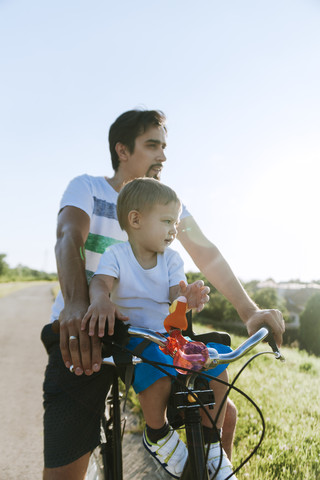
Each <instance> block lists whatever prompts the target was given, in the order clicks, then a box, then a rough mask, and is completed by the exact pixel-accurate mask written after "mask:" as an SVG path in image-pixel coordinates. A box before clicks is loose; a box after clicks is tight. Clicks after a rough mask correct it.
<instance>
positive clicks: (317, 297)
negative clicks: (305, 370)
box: [299, 293, 320, 356]
mask: <svg viewBox="0 0 320 480" xmlns="http://www.w3.org/2000/svg"><path fill="white" fill-rule="evenodd" d="M299 337H300V347H302V348H304V349H305V350H307V352H309V353H314V354H315V355H317V356H320V293H315V294H314V295H312V297H310V298H309V300H308V302H307V304H306V308H305V309H304V311H303V313H302V315H301V316H300V330H299Z"/></svg>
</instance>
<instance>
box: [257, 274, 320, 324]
mask: <svg viewBox="0 0 320 480" xmlns="http://www.w3.org/2000/svg"><path fill="white" fill-rule="evenodd" d="M257 288H274V289H275V290H277V292H278V295H279V296H280V297H282V298H284V299H285V301H286V303H287V308H288V311H289V314H290V319H291V321H290V327H291V328H298V327H299V325H300V314H301V313H302V312H303V310H304V308H305V306H306V303H307V301H308V299H309V298H310V297H311V296H312V295H313V294H314V293H316V292H320V285H319V284H318V283H299V282H279V283H277V282H275V281H274V280H265V281H263V282H259V283H258V284H257ZM288 327H289V325H288Z"/></svg>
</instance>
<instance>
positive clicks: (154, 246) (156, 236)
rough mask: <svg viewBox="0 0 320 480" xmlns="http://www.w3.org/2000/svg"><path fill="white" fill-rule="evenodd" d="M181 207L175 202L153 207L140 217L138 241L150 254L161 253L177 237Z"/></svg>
mask: <svg viewBox="0 0 320 480" xmlns="http://www.w3.org/2000/svg"><path fill="white" fill-rule="evenodd" d="M180 213H181V206H180V204H179V203H177V202H171V203H168V204H167V205H155V206H154V207H153V208H152V209H150V210H148V211H147V212H143V213H141V217H140V233H141V235H140V241H141V244H142V246H143V248H144V249H145V250H147V251H150V252H157V253H163V252H164V251H165V249H166V248H167V247H168V246H169V245H170V244H171V243H172V242H173V240H174V239H175V238H176V235H177V227H178V223H179V218H180Z"/></svg>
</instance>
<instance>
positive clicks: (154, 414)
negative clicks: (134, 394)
mask: <svg viewBox="0 0 320 480" xmlns="http://www.w3.org/2000/svg"><path fill="white" fill-rule="evenodd" d="M170 392H171V380H170V378H169V377H162V378H160V379H159V380H157V381H156V382H154V383H153V384H152V385H150V387H148V388H146V389H145V390H143V391H142V392H140V393H139V401H140V405H141V408H142V411H143V416H144V419H145V422H146V424H147V425H148V426H149V427H151V428H153V429H158V428H161V427H163V425H164V424H165V423H166V421H167V416H166V411H167V404H168V399H169V396H170Z"/></svg>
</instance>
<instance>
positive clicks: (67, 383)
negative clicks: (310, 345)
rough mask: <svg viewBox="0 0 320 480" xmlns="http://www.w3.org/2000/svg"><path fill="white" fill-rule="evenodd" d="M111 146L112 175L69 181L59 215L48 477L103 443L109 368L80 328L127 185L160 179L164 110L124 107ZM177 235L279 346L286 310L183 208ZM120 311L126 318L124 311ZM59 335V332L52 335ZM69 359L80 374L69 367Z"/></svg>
mask: <svg viewBox="0 0 320 480" xmlns="http://www.w3.org/2000/svg"><path fill="white" fill-rule="evenodd" d="M109 145H110V153H111V159H112V166H113V169H114V175H113V177H111V178H105V177H90V176H88V175H84V176H81V177H78V178H76V179H74V180H73V181H71V182H70V184H69V186H68V188H67V190H66V192H65V194H64V196H63V199H62V201H61V209H60V212H59V216H58V227H57V243H56V258H57V266H58V275H59V280H60V285H61V291H62V294H63V299H64V303H63V299H62V296H59V297H58V298H57V301H56V303H55V305H54V307H53V315H52V320H53V321H55V320H57V319H59V322H60V349H59V345H58V344H57V340H58V334H51V333H50V334H49V337H50V338H49V339H45V344H46V348H47V350H48V352H49V353H50V355H49V364H48V367H47V370H46V379H45V383H44V406H45V416H44V425H45V470H44V479H45V480H52V479H59V480H62V479H63V480H64V479H67V480H80V479H83V478H84V476H85V472H86V468H87V463H88V460H89V456H90V452H91V450H92V449H93V448H94V447H95V446H96V445H97V444H98V442H99V416H100V412H101V411H102V409H103V406H104V398H105V394H106V391H107V385H108V372H107V371H105V369H101V370H100V366H101V346H100V340H99V338H98V336H97V335H95V336H93V337H89V336H88V334H87V332H85V331H82V330H81V320H82V318H83V317H84V315H85V313H86V312H87V309H88V306H89V296H88V280H89V279H90V277H91V275H92V274H93V272H94V271H95V270H96V268H97V266H98V262H99V258H100V255H101V254H102V253H103V251H104V250H105V248H106V247H107V246H108V245H110V244H112V243H116V242H119V241H124V240H126V238H125V236H124V234H123V232H122V231H121V229H120V227H119V224H118V221H117V218H116V214H115V205H116V201H117V195H118V192H119V191H120V190H121V188H122V187H123V185H125V184H126V183H127V182H128V181H129V180H132V179H134V178H137V177H144V176H148V177H154V178H156V179H158V180H160V175H161V170H162V168H163V163H164V162H165V161H166V157H165V154H164V150H165V147H166V127H165V116H164V115H163V114H162V113H161V112H158V111H129V112H126V113H124V114H123V115H121V116H120V117H119V118H118V119H117V120H116V121H115V122H114V124H113V125H112V126H111V128H110V132H109ZM178 239H179V240H180V242H181V243H182V245H183V246H184V248H185V249H186V250H187V251H188V253H189V254H190V256H191V257H192V259H193V261H194V262H195V264H196V265H197V267H198V268H199V270H200V271H201V272H202V273H203V274H204V275H205V276H206V278H207V279H208V280H209V282H211V283H212V284H213V285H214V286H215V287H216V288H217V289H218V290H219V291H220V292H221V293H222V294H223V295H224V296H225V297H226V298H227V299H228V300H230V302H231V303H232V304H233V306H234V307H235V308H236V309H237V311H238V313H239V315H240V317H241V319H242V320H243V322H244V323H245V324H246V327H247V330H248V333H249V335H252V334H253V333H254V332H255V331H257V330H258V328H259V327H260V326H261V325H262V324H263V323H266V324H269V325H270V326H271V328H272V330H273V333H274V335H275V339H276V342H277V344H278V345H281V342H282V334H283V332H284V321H283V318H282V315H281V313H280V312H279V311H277V310H260V309H259V308H258V307H257V306H256V305H255V304H254V303H253V302H252V300H251V299H250V298H249V297H248V295H247V294H246V292H245V291H244V289H243V288H242V286H241V284H240V283H239V281H238V280H237V278H236V277H235V276H234V274H233V272H232V270H231V269H230V267H229V265H228V264H227V262H226V261H225V259H224V258H223V257H222V255H221V253H220V252H219V250H218V249H217V247H216V246H215V245H214V244H212V243H211V242H210V241H209V240H208V239H207V238H206V237H205V236H204V235H203V233H202V232H201V230H200V228H199V226H198V225H197V223H196V222H195V220H194V219H193V217H192V216H191V215H190V214H189V212H188V211H187V210H186V209H185V208H184V209H183V212H182V215H181V217H180V225H179V232H178ZM200 246H201V248H200ZM117 315H118V317H119V318H120V319H121V318H122V316H121V313H120V312H117ZM109 333H111V332H109ZM50 335H51V336H50ZM54 335H56V338H52V337H54ZM60 350H61V355H62V359H61V357H60ZM71 364H73V365H74V368H75V375H73V374H71V373H69V371H68V370H67V368H68V367H70V365H71ZM64 365H65V366H66V367H67V368H64ZM83 373H84V375H82V374H83ZM235 416H236V410H235V407H234V406H233V405H232V404H231V402H229V404H228V409H227V414H226V421H225V424H224V433H223V437H222V441H223V444H224V448H225V450H226V452H227V454H228V455H229V456H231V447H232V441H233V434H234V428H235Z"/></svg>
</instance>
